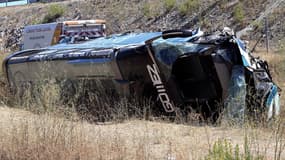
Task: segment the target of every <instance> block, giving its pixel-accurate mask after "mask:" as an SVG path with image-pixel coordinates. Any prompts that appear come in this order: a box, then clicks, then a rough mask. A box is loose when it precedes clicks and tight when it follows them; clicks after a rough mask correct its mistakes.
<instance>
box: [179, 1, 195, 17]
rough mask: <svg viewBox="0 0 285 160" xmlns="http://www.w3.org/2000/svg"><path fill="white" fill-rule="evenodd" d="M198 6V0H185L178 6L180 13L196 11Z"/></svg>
mask: <svg viewBox="0 0 285 160" xmlns="http://www.w3.org/2000/svg"><path fill="white" fill-rule="evenodd" d="M199 7H200V2H199V0H185V1H183V2H182V3H181V4H180V5H179V6H178V11H179V13H180V15H186V14H191V13H194V12H197V11H198V9H199Z"/></svg>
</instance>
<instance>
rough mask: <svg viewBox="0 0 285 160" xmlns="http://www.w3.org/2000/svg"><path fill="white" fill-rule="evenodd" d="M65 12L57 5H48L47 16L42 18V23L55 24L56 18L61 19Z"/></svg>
mask: <svg viewBox="0 0 285 160" xmlns="http://www.w3.org/2000/svg"><path fill="white" fill-rule="evenodd" d="M64 12H65V8H64V7H62V6H60V5H57V4H53V5H50V6H49V8H48V11H47V14H46V15H45V16H44V18H43V20H42V23H51V22H55V21H56V19H57V18H59V17H61V16H62V15H63V14H64Z"/></svg>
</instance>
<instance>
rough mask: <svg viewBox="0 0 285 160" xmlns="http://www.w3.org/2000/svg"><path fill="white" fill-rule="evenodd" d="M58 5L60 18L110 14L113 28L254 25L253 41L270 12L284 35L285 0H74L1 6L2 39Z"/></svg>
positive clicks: (275, 31) (276, 35)
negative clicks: (170, 3) (8, 32)
mask: <svg viewBox="0 0 285 160" xmlns="http://www.w3.org/2000/svg"><path fill="white" fill-rule="evenodd" d="M194 1H195V3H194ZM54 4H57V5H60V6H63V7H64V11H65V12H64V14H63V15H62V16H61V17H60V18H58V19H56V20H57V21H63V20H71V19H96V18H101V19H106V21H107V23H108V26H107V27H108V32H109V33H118V32H126V31H130V30H131V31H133V30H143V31H160V30H166V29H177V28H194V27H197V26H201V27H202V28H207V29H208V31H213V30H217V29H221V28H223V27H224V26H230V27H232V28H233V29H234V30H235V31H240V30H242V29H244V28H247V27H248V26H252V28H253V31H252V32H251V33H249V35H248V36H247V38H248V39H250V40H251V39H253V40H254V39H257V38H258V37H259V36H260V34H261V32H262V31H263V17H265V16H267V17H268V19H269V27H270V28H269V29H270V34H271V39H272V43H271V44H272V45H275V46H279V43H282V40H283V39H284V35H285V26H284V25H283V23H282V22H283V21H284V20H285V19H284V18H285V16H284V14H285V9H284V8H285V7H284V6H285V1H284V0H277V1H273V0H250V1H239V0H230V1H227V0H217V1H213V0H202V1H196V0H193V3H187V1H186V0H179V1H176V2H175V3H174V4H173V5H172V6H170V7H169V5H168V4H167V3H166V1H162V0H152V1H150V0H143V1H138V0H130V1H117V0H110V1H97V0H86V1H80V0H70V1H64V2H56V3H45V4H41V3H36V4H31V5H27V6H16V7H8V8H1V10H0V20H1V22H2V23H1V24H0V32H1V31H2V32H4V33H6V35H5V34H4V35H2V39H4V42H2V43H5V40H6V39H8V38H9V36H11V34H7V31H6V32H5V30H12V29H16V28H20V27H23V26H25V25H29V24H35V23H41V21H42V20H43V18H44V16H45V15H46V14H47V13H48V10H49V6H50V5H54ZM185 6H186V7H185ZM0 39H1V36H0ZM0 43H1V42H0ZM0 46H1V45H0ZM2 46H3V44H2ZM8 48H9V46H8Z"/></svg>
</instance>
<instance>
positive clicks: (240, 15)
mask: <svg viewBox="0 0 285 160" xmlns="http://www.w3.org/2000/svg"><path fill="white" fill-rule="evenodd" d="M233 16H234V19H235V21H236V22H238V23H242V22H243V21H244V19H245V12H244V10H243V6H242V4H241V3H238V5H237V6H235V8H234V12H233Z"/></svg>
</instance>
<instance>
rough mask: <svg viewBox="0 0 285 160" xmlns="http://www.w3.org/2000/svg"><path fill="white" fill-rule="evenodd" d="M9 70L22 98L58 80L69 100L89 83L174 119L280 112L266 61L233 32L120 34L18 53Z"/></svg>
mask: <svg viewBox="0 0 285 160" xmlns="http://www.w3.org/2000/svg"><path fill="white" fill-rule="evenodd" d="M3 69H4V73H5V74H6V77H7V81H8V82H9V84H10V86H11V88H12V89H13V90H14V91H15V92H16V93H17V92H18V93H19V92H21V90H23V89H25V87H23V86H26V85H27V84H29V85H34V84H36V83H37V82H39V81H41V80H43V79H54V80H55V81H56V82H60V83H65V84H66V85H64V87H63V88H64V90H67V91H66V92H68V93H70V94H71V96H72V95H75V94H76V93H77V92H80V91H82V90H84V87H83V88H82V87H81V88H80V87H78V84H79V82H84V83H86V82H88V84H89V85H88V88H93V89H92V91H94V93H98V94H100V93H101V92H104V93H106V94H107V95H106V96H108V97H109V96H111V97H116V98H118V97H125V98H126V97H127V98H130V99H132V98H133V97H139V98H146V99H150V100H151V101H152V102H153V104H155V105H153V107H154V108H156V109H154V110H160V111H163V112H164V113H166V114H168V115H171V114H175V113H177V112H181V111H183V113H189V112H195V113H200V114H201V115H203V117H204V118H206V119H211V120H213V121H216V120H217V119H218V117H219V116H220V115H221V113H224V115H225V116H226V117H229V118H232V119H239V120H240V119H243V118H244V115H245V114H247V115H256V114H257V113H262V114H263V115H266V119H271V118H273V117H274V116H276V115H278V114H279V112H280V106H279V94H280V93H279V91H280V89H279V88H278V86H277V85H276V84H275V83H274V82H273V81H272V77H271V75H270V72H269V69H268V64H267V63H266V61H263V60H260V59H258V58H255V57H253V56H252V55H251V53H250V52H249V51H248V48H247V47H246V45H245V43H244V42H243V41H242V40H240V39H238V38H237V37H236V36H235V35H234V34H232V33H230V32H228V31H221V32H215V33H211V34H204V33H203V32H202V31H201V30H200V29H196V30H168V31H164V32H151V33H124V34H115V35H110V36H107V37H102V38H98V39H95V40H92V41H88V42H85V43H82V44H59V45H56V46H52V47H48V48H43V49H34V50H25V51H21V52H16V53H14V54H11V55H9V56H8V57H7V58H6V59H5V60H4V62H3ZM86 84H87V83H86ZM67 86H68V87H67ZM85 87H86V86H85ZM68 89H70V90H68ZM89 91H91V90H89ZM85 94H86V93H84V95H85ZM93 95H94V94H93ZM89 96H90V95H89ZM83 97H84V96H83ZM101 98H102V99H103V97H101ZM99 99H100V97H99ZM113 107H116V106H113ZM94 109H95V110H100V108H98V107H95V106H93V105H92V103H91V104H90V105H89V107H88V112H90V113H93V111H94ZM160 113H162V112H160Z"/></svg>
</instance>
